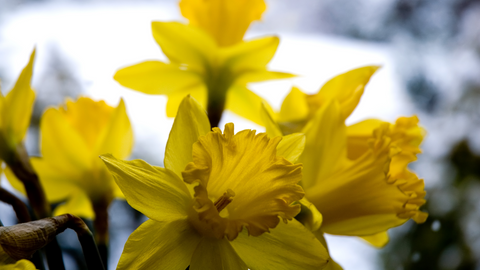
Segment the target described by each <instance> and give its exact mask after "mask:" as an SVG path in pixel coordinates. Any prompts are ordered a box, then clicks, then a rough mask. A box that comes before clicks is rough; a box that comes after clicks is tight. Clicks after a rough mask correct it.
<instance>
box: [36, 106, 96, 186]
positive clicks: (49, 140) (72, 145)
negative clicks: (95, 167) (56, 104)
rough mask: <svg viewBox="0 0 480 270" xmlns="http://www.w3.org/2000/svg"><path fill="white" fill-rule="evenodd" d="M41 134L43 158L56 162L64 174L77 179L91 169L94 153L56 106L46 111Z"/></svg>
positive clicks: (42, 120)
mask: <svg viewBox="0 0 480 270" xmlns="http://www.w3.org/2000/svg"><path fill="white" fill-rule="evenodd" d="M40 134H41V152H42V156H43V158H44V159H46V160H49V161H50V164H55V167H56V169H57V170H59V172H61V173H63V175H65V176H69V177H72V178H75V179H77V178H78V176H79V175H82V172H84V171H89V170H90V168H91V162H92V154H91V151H89V147H88V145H87V144H86V142H85V141H84V140H83V138H82V137H81V136H80V134H78V132H77V130H75V129H74V128H73V127H72V126H71V125H70V124H69V122H68V120H67V119H65V117H64V115H63V114H62V113H61V112H60V111H58V110H56V109H54V108H50V109H47V110H46V111H45V113H44V114H43V116H42V119H41V121H40Z"/></svg>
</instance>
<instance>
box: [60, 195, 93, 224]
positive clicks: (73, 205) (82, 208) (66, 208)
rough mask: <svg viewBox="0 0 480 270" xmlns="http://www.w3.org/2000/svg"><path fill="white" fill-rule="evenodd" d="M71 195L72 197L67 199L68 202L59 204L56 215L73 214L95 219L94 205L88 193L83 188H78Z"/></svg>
mask: <svg viewBox="0 0 480 270" xmlns="http://www.w3.org/2000/svg"><path fill="white" fill-rule="evenodd" d="M69 195H70V196H71V197H70V198H69V199H68V200H67V202H65V203H63V204H60V205H58V206H57V207H56V208H55V209H54V211H53V215H54V216H59V215H63V214H72V215H76V216H79V217H82V218H86V219H90V220H93V219H95V213H94V212H93V206H92V203H91V202H90V199H89V198H88V196H87V194H85V193H84V192H83V191H82V190H81V189H76V190H75V192H73V193H71V194H69Z"/></svg>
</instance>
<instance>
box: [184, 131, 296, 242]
mask: <svg viewBox="0 0 480 270" xmlns="http://www.w3.org/2000/svg"><path fill="white" fill-rule="evenodd" d="M280 140H281V137H275V138H272V139H270V138H268V136H267V135H266V134H264V133H261V134H255V131H254V130H253V131H252V130H243V131H240V132H239V133H237V134H234V133H233V124H232V123H229V124H227V125H226V126H225V132H224V133H223V134H222V132H221V130H220V129H218V128H214V129H213V131H212V132H209V133H208V134H206V135H205V136H202V137H200V138H199V140H198V142H196V143H195V144H194V145H193V162H190V163H189V164H188V165H187V166H186V168H185V170H184V171H183V172H182V176H183V180H184V181H185V182H186V183H188V184H197V185H196V186H195V187H194V191H195V194H194V201H195V202H194V207H193V208H194V210H195V211H194V212H193V215H194V216H192V217H191V221H192V222H193V225H194V227H195V228H197V230H198V231H199V233H201V234H202V235H204V236H213V237H215V238H224V237H226V238H227V239H229V240H233V239H235V238H236V237H237V235H238V233H239V232H240V231H242V229H243V227H246V228H247V230H248V232H249V234H250V235H253V236H259V235H261V234H262V233H264V232H268V231H269V230H270V229H271V228H275V227H276V226H277V224H278V223H279V222H280V219H279V217H280V218H281V219H283V220H284V221H285V222H286V221H287V220H289V219H292V218H293V217H294V216H295V215H296V214H298V212H299V211H300V206H299V205H292V204H293V202H295V201H297V200H300V199H301V198H302V197H303V195H304V192H303V189H302V188H301V187H300V186H299V185H297V183H298V182H299V181H300V180H301V177H302V174H301V170H302V165H301V164H292V163H291V162H289V161H287V160H286V159H284V158H282V157H279V156H277V155H276V148H277V145H278V143H279V142H280ZM233 190H235V192H234V191H233ZM234 196H235V200H233V197H234ZM210 198H218V199H216V200H215V202H213V201H212V200H211V199H210ZM222 210H223V212H222ZM220 212H222V213H220Z"/></svg>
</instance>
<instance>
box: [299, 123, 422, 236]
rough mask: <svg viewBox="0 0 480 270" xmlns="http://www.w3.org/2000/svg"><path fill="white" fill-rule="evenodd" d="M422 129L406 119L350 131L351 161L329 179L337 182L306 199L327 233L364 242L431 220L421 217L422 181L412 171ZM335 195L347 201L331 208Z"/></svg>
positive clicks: (318, 187)
mask: <svg viewBox="0 0 480 270" xmlns="http://www.w3.org/2000/svg"><path fill="white" fill-rule="evenodd" d="M417 124H418V119H417V118H416V117H410V118H406V117H402V118H400V119H398V120H397V122H396V123H395V124H394V125H392V124H389V123H387V122H382V121H376V120H374V121H372V120H370V121H364V122H363V123H359V124H357V125H353V126H352V127H349V131H348V144H347V151H348V157H349V160H348V161H345V162H344V166H342V167H341V169H340V170H338V171H337V172H336V173H334V174H333V175H332V176H330V177H329V178H330V179H337V181H336V182H335V181H333V180H332V181H329V180H327V181H322V182H320V183H318V184H317V185H316V186H315V187H312V188H309V189H306V193H307V198H308V199H310V201H312V203H314V204H315V205H316V206H317V208H318V209H319V211H320V212H321V213H322V214H323V218H324V219H323V224H322V230H323V231H325V232H328V233H332V234H342V235H358V236H362V235H372V234H375V233H379V232H381V231H385V230H386V229H388V228H391V227H395V226H398V225H401V224H403V223H404V222H405V221H407V220H408V219H410V218H411V219H413V220H414V221H416V222H417V223H422V222H424V221H425V219H426V217H427V214H426V213H423V212H421V211H419V208H420V206H422V205H423V204H424V203H425V200H424V197H425V191H424V184H423V180H420V179H418V177H417V176H416V175H415V174H414V173H413V172H411V171H409V170H408V168H407V165H408V163H409V162H411V161H414V160H415V159H416V154H417V153H419V152H420V150H419V145H420V142H421V141H422V139H423V136H424V131H423V129H422V128H420V127H418V125H417ZM374 126H376V128H375V129H374V130H373V132H371V130H372V127H374ZM368 130H370V132H368ZM368 133H370V135H367V134H368ZM367 136H369V137H367ZM339 179H342V180H339ZM330 194H332V195H330ZM333 194H345V195H344V199H343V200H342V202H341V203H336V204H332V203H331V202H332V201H333V200H334V197H332V196H334V195H333ZM346 209H348V211H346Z"/></svg>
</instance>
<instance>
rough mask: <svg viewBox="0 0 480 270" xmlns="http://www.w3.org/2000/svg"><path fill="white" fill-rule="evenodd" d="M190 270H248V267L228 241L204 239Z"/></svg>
mask: <svg viewBox="0 0 480 270" xmlns="http://www.w3.org/2000/svg"><path fill="white" fill-rule="evenodd" d="M190 269H191V270H203V269H222V270H247V265H245V263H244V262H243V261H242V259H241V258H240V257H239V256H238V254H237V253H236V252H235V250H234V249H233V248H232V246H231V244H230V242H229V241H227V240H226V239H221V240H218V239H215V238H207V237H204V238H203V239H202V241H201V242H200V244H199V245H198V246H197V249H195V252H194V253H193V257H192V262H191V264H190Z"/></svg>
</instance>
